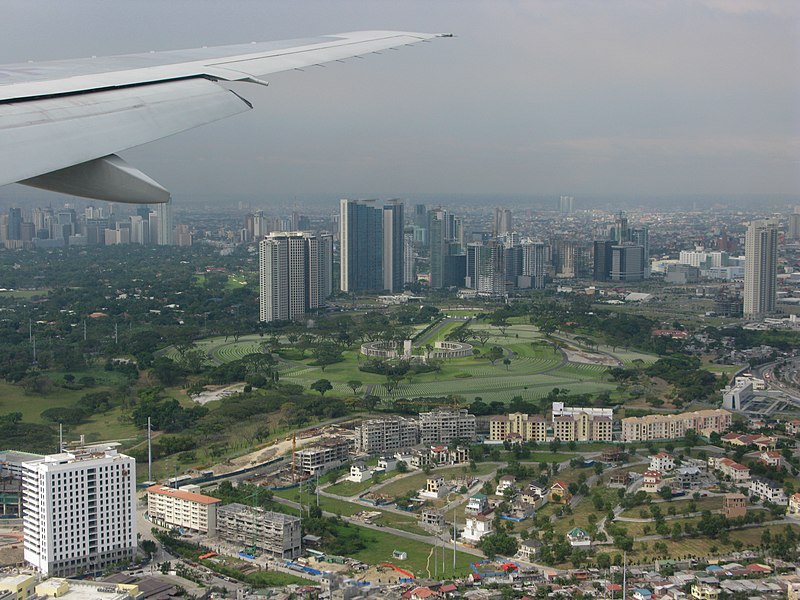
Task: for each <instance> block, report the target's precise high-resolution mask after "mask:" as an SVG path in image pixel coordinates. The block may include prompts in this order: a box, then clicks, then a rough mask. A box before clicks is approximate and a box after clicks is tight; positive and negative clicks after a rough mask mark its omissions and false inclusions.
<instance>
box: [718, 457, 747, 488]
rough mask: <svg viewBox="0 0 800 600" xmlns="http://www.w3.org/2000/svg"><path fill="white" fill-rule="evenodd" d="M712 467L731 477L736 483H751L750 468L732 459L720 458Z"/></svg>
mask: <svg viewBox="0 0 800 600" xmlns="http://www.w3.org/2000/svg"><path fill="white" fill-rule="evenodd" d="M711 466H712V468H715V469H717V470H718V471H720V472H721V473H722V474H723V475H725V476H726V477H730V479H731V481H733V482H734V483H747V482H748V481H750V468H749V467H746V466H744V465H743V464H740V463H738V462H736V461H735V460H731V459H730V458H720V459H718V460H716V461H714V464H712V465H711Z"/></svg>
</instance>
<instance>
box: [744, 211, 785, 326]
mask: <svg viewBox="0 0 800 600" xmlns="http://www.w3.org/2000/svg"><path fill="white" fill-rule="evenodd" d="M744 254H745V266H744V316H745V317H749V318H757V317H763V316H764V315H767V314H769V313H773V312H775V299H776V293H777V275H778V223H777V221H772V220H765V221H753V222H752V223H750V225H749V226H748V227H747V234H746V236H745V242H744Z"/></svg>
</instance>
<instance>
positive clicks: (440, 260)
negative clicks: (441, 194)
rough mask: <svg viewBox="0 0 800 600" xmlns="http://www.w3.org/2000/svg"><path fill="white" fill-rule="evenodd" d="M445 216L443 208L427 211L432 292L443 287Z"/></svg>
mask: <svg viewBox="0 0 800 600" xmlns="http://www.w3.org/2000/svg"><path fill="white" fill-rule="evenodd" d="M447 216H448V215H447V211H446V210H444V209H443V208H435V209H433V210H429V211H428V247H429V248H430V268H431V288H432V289H434V290H439V289H442V288H443V287H444V263H445V260H444V257H445V256H446V255H447V254H448V246H447V221H448V219H447Z"/></svg>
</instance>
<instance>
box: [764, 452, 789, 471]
mask: <svg viewBox="0 0 800 600" xmlns="http://www.w3.org/2000/svg"><path fill="white" fill-rule="evenodd" d="M758 461H759V462H760V463H762V464H765V465H767V466H768V467H772V468H773V469H782V468H783V455H782V454H781V453H780V452H778V451H777V450H765V451H764V452H762V453H761V454H759V455H758Z"/></svg>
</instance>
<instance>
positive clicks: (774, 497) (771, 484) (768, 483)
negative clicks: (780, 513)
mask: <svg viewBox="0 0 800 600" xmlns="http://www.w3.org/2000/svg"><path fill="white" fill-rule="evenodd" d="M750 493H751V494H755V495H756V496H758V497H759V498H761V500H763V501H764V502H772V503H773V504H777V505H778V506H786V505H787V504H788V503H789V499H788V498H787V497H786V492H785V491H783V486H781V485H780V484H778V483H777V482H775V481H772V480H771V479H767V478H766V477H753V480H752V481H751V482H750Z"/></svg>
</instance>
